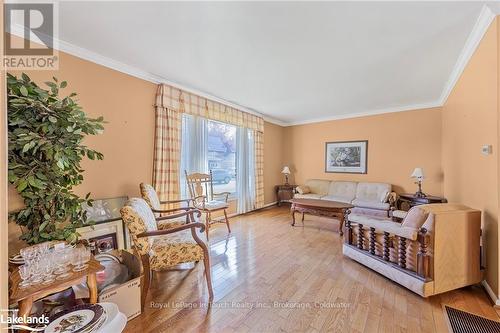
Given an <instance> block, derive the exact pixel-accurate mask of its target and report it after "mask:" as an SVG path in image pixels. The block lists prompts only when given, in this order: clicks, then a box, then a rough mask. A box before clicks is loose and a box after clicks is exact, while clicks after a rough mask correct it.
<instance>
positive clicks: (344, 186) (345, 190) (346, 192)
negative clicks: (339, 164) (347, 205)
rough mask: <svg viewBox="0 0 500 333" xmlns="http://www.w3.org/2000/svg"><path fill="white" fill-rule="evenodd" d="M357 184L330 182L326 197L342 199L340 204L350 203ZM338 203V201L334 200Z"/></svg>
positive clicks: (354, 194)
mask: <svg viewBox="0 0 500 333" xmlns="http://www.w3.org/2000/svg"><path fill="white" fill-rule="evenodd" d="M357 187H358V183H356V182H337V181H334V182H331V183H330V187H329V188H328V195H329V196H334V197H341V198H344V199H343V200H342V202H351V201H352V200H353V199H354V197H355V196H356V188H357ZM334 201H338V200H334Z"/></svg>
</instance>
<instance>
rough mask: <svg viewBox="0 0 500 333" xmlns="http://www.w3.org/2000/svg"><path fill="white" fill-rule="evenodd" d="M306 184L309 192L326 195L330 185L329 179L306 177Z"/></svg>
mask: <svg viewBox="0 0 500 333" xmlns="http://www.w3.org/2000/svg"><path fill="white" fill-rule="evenodd" d="M306 185H307V186H308V187H309V188H310V189H311V193H316V194H319V195H326V194H327V193H328V188H329V187H330V181H329V180H324V179H308V180H306Z"/></svg>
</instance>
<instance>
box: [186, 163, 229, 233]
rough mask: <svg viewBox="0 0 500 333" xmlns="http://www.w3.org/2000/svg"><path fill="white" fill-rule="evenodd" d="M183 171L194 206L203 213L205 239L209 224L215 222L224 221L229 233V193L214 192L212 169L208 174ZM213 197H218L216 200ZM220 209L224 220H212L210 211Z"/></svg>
mask: <svg viewBox="0 0 500 333" xmlns="http://www.w3.org/2000/svg"><path fill="white" fill-rule="evenodd" d="M184 173H185V174H186V182H187V185H188V189H189V194H190V196H191V199H192V202H193V204H194V207H195V208H197V209H199V210H200V211H202V212H203V213H204V214H205V225H206V228H205V231H206V233H207V240H208V230H209V228H210V226H211V225H212V224H215V223H226V226H227V231H228V232H229V233H230V232H231V227H230V226H229V219H228V218H227V209H228V208H229V204H228V202H227V200H228V198H229V194H230V193H229V192H221V193H214V185H213V176H212V170H210V173H209V174H204V173H192V174H188V173H187V171H186V170H184ZM215 198H220V199H219V200H216V199H215ZM221 210H222V211H224V221H218V220H216V221H212V213H214V212H217V211H221Z"/></svg>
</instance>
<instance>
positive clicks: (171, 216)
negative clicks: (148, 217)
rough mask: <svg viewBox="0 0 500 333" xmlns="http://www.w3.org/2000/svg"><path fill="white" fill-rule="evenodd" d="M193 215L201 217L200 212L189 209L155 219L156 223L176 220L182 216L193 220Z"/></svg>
mask: <svg viewBox="0 0 500 333" xmlns="http://www.w3.org/2000/svg"><path fill="white" fill-rule="evenodd" d="M194 213H196V215H197V216H198V217H200V216H201V212H200V210H198V209H194V208H192V209H189V210H187V211H185V212H182V213H177V214H170V215H165V216H160V217H158V218H156V221H163V220H171V219H176V218H178V217H183V216H186V217H188V216H191V218H192V219H193V214H194ZM193 220H194V219H193Z"/></svg>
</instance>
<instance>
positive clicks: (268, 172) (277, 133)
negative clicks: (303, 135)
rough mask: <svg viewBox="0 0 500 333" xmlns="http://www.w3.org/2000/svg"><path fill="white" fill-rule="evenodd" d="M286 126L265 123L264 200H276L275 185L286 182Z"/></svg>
mask: <svg viewBox="0 0 500 333" xmlns="http://www.w3.org/2000/svg"><path fill="white" fill-rule="evenodd" d="M284 133H285V128H283V127H281V126H279V125H274V124H271V123H267V122H266V123H265V124H264V185H265V188H264V202H265V203H266V204H268V203H271V202H274V201H276V194H275V192H274V186H275V185H278V184H283V183H284V178H283V175H282V174H281V170H283V155H284V151H283V150H284V147H285V141H284Z"/></svg>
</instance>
